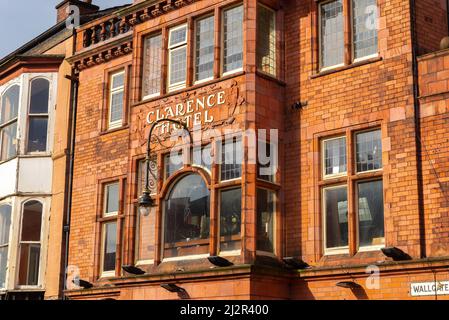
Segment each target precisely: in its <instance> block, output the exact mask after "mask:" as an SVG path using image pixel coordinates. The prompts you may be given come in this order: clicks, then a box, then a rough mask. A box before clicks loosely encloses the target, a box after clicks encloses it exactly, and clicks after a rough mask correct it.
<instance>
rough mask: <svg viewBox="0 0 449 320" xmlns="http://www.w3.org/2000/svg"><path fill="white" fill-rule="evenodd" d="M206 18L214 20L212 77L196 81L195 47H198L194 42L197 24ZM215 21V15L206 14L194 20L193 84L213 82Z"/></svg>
mask: <svg viewBox="0 0 449 320" xmlns="http://www.w3.org/2000/svg"><path fill="white" fill-rule="evenodd" d="M208 18H213V20H214V40H213V41H214V66H213V67H212V76H211V77H208V78H205V79H201V80H197V74H196V67H197V61H196V58H197V50H196V49H197V45H198V42H197V41H196V36H197V34H196V33H197V31H198V22H199V21H201V20H204V19H208ZM215 19H216V17H215V15H214V14H213V13H212V14H208V15H205V16H202V17H199V18H197V19H195V21H194V27H193V34H194V50H193V61H194V63H193V76H194V78H195V81H194V84H201V83H204V82H208V81H211V80H213V79H214V67H215Z"/></svg>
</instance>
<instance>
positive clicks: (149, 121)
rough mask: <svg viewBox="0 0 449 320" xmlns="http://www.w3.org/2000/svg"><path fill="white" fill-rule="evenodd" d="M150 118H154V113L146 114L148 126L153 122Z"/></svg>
mask: <svg viewBox="0 0 449 320" xmlns="http://www.w3.org/2000/svg"><path fill="white" fill-rule="evenodd" d="M152 116H154V111H150V112H148V115H147V122H148V124H152V123H153V122H154V121H153V120H151V117H152Z"/></svg>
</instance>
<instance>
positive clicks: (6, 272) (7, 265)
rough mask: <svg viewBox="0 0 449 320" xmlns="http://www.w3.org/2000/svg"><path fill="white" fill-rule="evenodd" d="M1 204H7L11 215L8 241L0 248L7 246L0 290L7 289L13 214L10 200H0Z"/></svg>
mask: <svg viewBox="0 0 449 320" xmlns="http://www.w3.org/2000/svg"><path fill="white" fill-rule="evenodd" d="M1 206H9V207H10V208H11V215H10V217H9V219H10V224H9V235H8V243H7V244H6V245H4V246H2V248H8V250H7V252H6V269H5V286H4V287H0V292H2V291H5V290H7V288H8V278H9V276H8V273H9V272H8V270H9V269H10V266H9V264H10V259H9V255H10V253H11V246H12V233H13V229H12V227H13V218H14V217H13V215H14V211H13V210H14V208H13V205H12V203H10V202H0V207H1Z"/></svg>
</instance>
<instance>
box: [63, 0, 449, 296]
mask: <svg viewBox="0 0 449 320" xmlns="http://www.w3.org/2000/svg"><path fill="white" fill-rule="evenodd" d="M447 31H448V24H447V3H446V1H443V0H441V1H437V0H411V1H403V0H392V1H385V0H332V1H315V0H295V1H293V0H292V1H282V0H279V1H277V0H259V1H256V0H243V1H235V0H229V1H228V0H224V1H218V0H198V1H195V0H164V1H158V0H148V1H134V4H133V5H131V6H128V7H126V8H122V9H120V10H117V11H115V12H114V13H112V14H110V15H107V16H105V17H100V18H98V19H96V20H93V21H91V22H89V23H87V24H85V25H83V26H82V27H80V28H79V29H78V30H77V34H76V37H77V39H76V50H75V54H74V55H73V56H72V57H70V58H69V59H68V61H69V62H70V63H71V64H72V66H73V68H74V69H75V70H76V71H77V73H78V77H79V91H78V103H77V119H76V133H75V146H76V147H75V160H74V172H73V192H72V210H71V212H70V217H71V219H70V221H71V223H70V241H69V270H71V271H70V272H69V281H68V283H69V284H70V282H71V281H70V280H71V279H77V278H79V279H82V280H84V281H87V283H84V284H83V283H82V284H83V285H84V287H86V288H85V289H82V288H79V287H77V286H72V285H70V286H69V288H68V289H67V290H66V291H65V294H66V296H67V297H69V298H71V299H105V298H113V299H174V298H178V297H179V298H191V299H258V298H259V299H260V298H268V299H411V298H421V299H422V298H429V297H430V298H435V293H436V292H437V293H438V298H447V295H446V294H448V293H449V292H448V291H449V290H448V288H447V285H448V283H447V282H446V281H449V277H448V276H447V271H446V269H447V266H448V264H449V258H448V257H449V247H448V244H449V240H448V235H449V217H448V213H449V211H448V203H449V202H448V201H449V194H448V192H449V190H448V182H449V177H448V174H447V172H448V166H449V162H448V161H447V155H448V152H449V141H448V140H447V132H448V130H449V129H448V119H449V118H448V111H447V108H448V107H447V101H448V99H447V92H448V85H449V84H448V79H449V76H448V75H449V74H448V73H447V72H448V69H449V64H448V62H449V60H448V57H449V56H448V53H447V52H448V51H447V50H443V51H438V50H439V45H440V40H441V39H442V38H443V37H444V36H445V35H447ZM436 51H438V52H436ZM160 119H178V120H180V121H183V122H184V123H185V124H186V126H187V127H188V128H189V130H191V131H192V132H191V134H192V135H193V143H188V139H187V140H184V141H183V143H182V144H179V139H171V137H170V135H169V133H170V132H173V130H171V129H174V128H173V126H172V125H171V124H170V123H159V125H158V126H157V127H156V130H155V134H154V135H153V136H152V137H151V145H150V146H151V154H150V172H149V173H148V175H149V178H150V185H149V186H150V190H148V191H149V193H150V194H151V197H152V199H153V201H154V203H155V205H154V206H152V207H151V210H150V211H149V213H148V212H147V213H143V214H142V213H141V212H140V210H139V208H138V199H139V196H140V195H141V193H142V190H143V187H144V185H143V181H144V178H145V169H144V168H145V167H144V166H143V165H142V163H143V161H142V160H143V159H144V158H145V153H146V148H147V138H148V135H149V131H150V128H151V127H152V125H153V124H155V123H156V122H157V121H158V120H160ZM196 125H197V126H200V128H201V130H199V132H195V130H193V129H194V128H195V126H196ZM267 130H273V132H276V134H274V135H270V134H267V135H266V136H264V133H266V132H267ZM242 132H244V133H245V135H242V134H241V133H242ZM253 133H255V135H256V136H255V137H254V134H253ZM195 134H201V135H202V137H201V139H200V140H198V139H196V138H195ZM267 142H270V145H271V146H274V147H273V149H270V150H273V151H275V150H277V151H278V152H277V153H275V152H270V154H269V155H270V161H269V163H266V162H263V161H261V159H260V157H259V156H258V157H257V159H256V160H257V161H255V159H254V154H257V155H258V154H259V153H260V152H258V153H255V152H254V151H255V150H256V149H257V150H258V151H260V150H264V149H265V145H266V144H267ZM175 144H176V145H177V147H179V148H182V154H183V156H184V160H187V161H184V162H183V163H179V161H174V160H179V158H180V157H181V156H180V155H179V154H178V153H175V152H173V151H172V150H173V148H172V147H173V145H175ZM191 150H193V156H192V157H190V159H187V158H188V157H187V156H186V155H187V154H190V155H192V152H190V151H191ZM203 151H204V152H203ZM264 151H265V153H266V150H264ZM262 153H263V152H262ZM198 155H203V156H204V157H203V158H201V157H198ZM273 155H277V157H276V158H275V157H274V156H273ZM228 156H232V157H231V158H233V159H234V161H231V162H228V161H226V160H227V157H228ZM209 158H213V159H215V160H224V162H223V161H212V163H210V162H208V161H207V160H208V159H209ZM267 164H268V168H269V170H268V171H267V170H265V171H263V172H262V171H261V169H267V166H266V165H267ZM387 255H388V256H387ZM217 256H219V257H222V258H224V260H222V261H221V262H223V261H224V262H227V263H228V264H229V265H228V266H222V267H219V266H216V265H214V264H213V263H211V262H210V260H212V262H214V260H213V259H211V257H217ZM287 258H293V259H287ZM217 259H218V258H216V259H215V262H216V260H217ZM292 261H294V262H296V265H295V266H293V267H292V264H291V262H292ZM219 262H220V261H219ZM218 264H219V263H218ZM306 264H307V265H308V267H306ZM122 266H132V267H134V269H132V268H131V269H130V268H125V269H126V270H125V269H124V268H122ZM130 271H131V273H130ZM136 273H141V274H139V275H138V274H136ZM75 282H76V281H75ZM173 285H176V286H173ZM87 287H89V288H87ZM433 287H436V288H438V290H436V289H435V290H434V288H433ZM179 288H181V289H179ZM167 289H168V290H167Z"/></svg>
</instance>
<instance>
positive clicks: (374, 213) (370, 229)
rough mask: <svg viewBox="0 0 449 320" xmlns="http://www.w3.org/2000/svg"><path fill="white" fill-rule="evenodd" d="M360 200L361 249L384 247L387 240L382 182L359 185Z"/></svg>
mask: <svg viewBox="0 0 449 320" xmlns="http://www.w3.org/2000/svg"><path fill="white" fill-rule="evenodd" d="M358 198H359V204H358V217H359V219H358V220H359V245H360V247H365V246H376V245H383V244H384V243H385V238H384V198H383V183H382V180H379V181H369V182H361V183H359V184H358Z"/></svg>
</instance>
